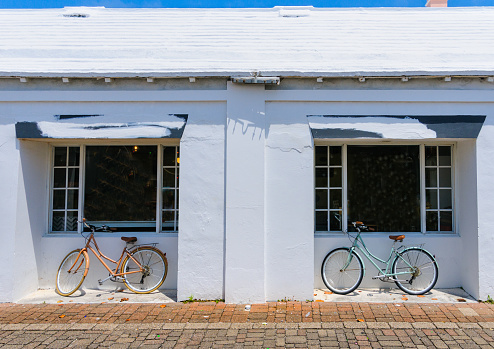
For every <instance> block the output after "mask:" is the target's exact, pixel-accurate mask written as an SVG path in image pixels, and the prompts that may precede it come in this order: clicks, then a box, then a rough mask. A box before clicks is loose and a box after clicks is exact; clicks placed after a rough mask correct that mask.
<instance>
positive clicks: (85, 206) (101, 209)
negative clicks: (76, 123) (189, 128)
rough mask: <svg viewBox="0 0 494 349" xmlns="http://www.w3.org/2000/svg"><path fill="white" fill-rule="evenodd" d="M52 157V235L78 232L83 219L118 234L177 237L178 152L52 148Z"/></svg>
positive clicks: (125, 147) (175, 149) (175, 148)
mask: <svg viewBox="0 0 494 349" xmlns="http://www.w3.org/2000/svg"><path fill="white" fill-rule="evenodd" d="M81 152H82V154H83V155H82V156H81ZM53 154H54V155H53V167H52V183H51V186H52V195H51V197H52V199H51V212H50V216H51V227H50V230H51V231H53V232H63V231H64V232H75V231H78V229H80V226H78V224H77V220H78V219H80V218H82V217H85V218H86V219H87V220H88V222H90V223H93V224H96V225H101V224H107V225H109V226H110V227H112V228H116V231H119V232H126V231H128V232H140V231H150V232H151V231H158V232H159V231H166V232H176V231H178V210H179V207H178V193H179V181H178V178H179V162H180V157H179V147H178V146H165V147H158V146H148V145H143V146H141V145H133V146H130V145H122V146H120V145H111V146H100V145H98V146H83V147H80V146H77V147H74V146H71V147H54V151H53ZM81 157H82V158H83V159H84V161H81ZM81 164H82V165H81ZM159 164H162V166H160V168H159V170H158V165H159ZM158 180H159V182H158ZM81 203H82V204H81ZM158 218H159V220H157V219H158ZM160 221H162V222H160Z"/></svg>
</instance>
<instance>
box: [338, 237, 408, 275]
mask: <svg viewBox="0 0 494 349" xmlns="http://www.w3.org/2000/svg"><path fill="white" fill-rule="evenodd" d="M360 234H361V231H360V229H359V230H358V234H357V236H356V237H355V239H354V240H353V244H352V247H350V253H349V255H348V260H347V262H346V264H345V266H344V267H343V269H346V268H347V267H348V266H349V265H350V262H351V261H352V252H354V251H355V250H358V251H360V252H362V254H363V255H364V256H365V258H367V259H368V260H369V261H370V262H371V263H372V265H373V266H374V267H375V268H376V269H377V271H378V272H379V274H378V275H377V277H376V278H380V277H383V278H389V277H395V276H398V275H404V274H407V275H408V274H409V273H408V272H399V273H392V272H391V267H392V266H391V264H392V263H391V261H392V260H393V261H394V259H393V258H392V257H393V256H394V255H395V256H397V258H401V259H402V260H403V261H404V262H405V263H406V264H407V265H408V266H409V267H410V268H412V269H413V266H412V265H411V264H410V263H409V262H408V261H407V260H405V259H404V258H402V257H401V254H400V252H399V250H400V249H404V246H400V247H398V248H395V243H396V241H395V242H393V246H391V251H390V253H389V257H388V259H387V260H384V259H381V258H379V257H377V256H374V255H373V254H372V253H371V252H370V251H369V249H368V248H367V246H366V245H365V243H364V240H363V239H362V237H361V236H360ZM359 243H360V245H359ZM373 259H374V260H376V261H379V262H381V263H383V264H386V269H382V268H381V267H380V266H378V265H377V263H376V262H374V260H373ZM364 275H365V266H364Z"/></svg>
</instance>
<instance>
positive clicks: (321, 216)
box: [316, 211, 328, 231]
mask: <svg viewBox="0 0 494 349" xmlns="http://www.w3.org/2000/svg"><path fill="white" fill-rule="evenodd" d="M316 231H328V212H327V211H322V212H320V211H316Z"/></svg>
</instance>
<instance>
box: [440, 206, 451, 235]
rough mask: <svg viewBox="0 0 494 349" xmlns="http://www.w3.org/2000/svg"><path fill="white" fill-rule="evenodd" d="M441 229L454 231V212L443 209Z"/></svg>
mask: <svg viewBox="0 0 494 349" xmlns="http://www.w3.org/2000/svg"><path fill="white" fill-rule="evenodd" d="M439 214H440V217H441V231H453V214H452V212H448V211H441V212H440V213H439Z"/></svg>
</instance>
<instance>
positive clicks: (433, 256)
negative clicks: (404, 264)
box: [398, 246, 437, 263]
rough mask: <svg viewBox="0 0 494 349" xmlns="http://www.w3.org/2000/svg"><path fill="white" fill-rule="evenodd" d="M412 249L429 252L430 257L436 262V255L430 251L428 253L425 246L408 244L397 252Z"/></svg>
mask: <svg viewBox="0 0 494 349" xmlns="http://www.w3.org/2000/svg"><path fill="white" fill-rule="evenodd" d="M414 249H415V250H422V251H424V252H426V253H427V254H429V255H430V256H431V257H432V259H434V262H436V263H437V259H436V256H435V255H433V254H432V253H430V252H429V251H427V250H426V249H425V248H423V247H419V246H409V247H407V248H405V249H403V250H402V251H400V252H398V254H400V255H401V254H402V253H403V252H405V251H408V250H414Z"/></svg>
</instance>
